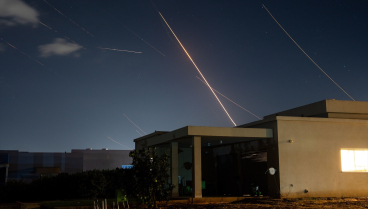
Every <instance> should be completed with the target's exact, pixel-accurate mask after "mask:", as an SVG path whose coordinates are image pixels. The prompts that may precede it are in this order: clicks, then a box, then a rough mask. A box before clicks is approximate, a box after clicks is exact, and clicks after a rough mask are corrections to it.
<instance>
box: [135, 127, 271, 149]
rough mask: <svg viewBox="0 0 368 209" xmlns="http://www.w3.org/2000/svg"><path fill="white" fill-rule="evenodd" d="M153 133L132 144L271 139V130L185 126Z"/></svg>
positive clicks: (147, 144)
mask: <svg viewBox="0 0 368 209" xmlns="http://www.w3.org/2000/svg"><path fill="white" fill-rule="evenodd" d="M155 133H157V134H155ZM155 133H152V134H149V135H147V136H143V137H140V138H137V139H135V140H134V142H135V143H139V144H141V145H143V146H148V147H150V146H156V145H160V144H166V143H170V142H175V141H179V142H180V141H181V140H182V139H187V138H191V137H193V136H200V137H202V139H203V142H205V143H207V142H208V143H209V142H212V141H219V140H221V141H222V140H223V142H224V143H230V142H232V143H236V142H237V141H251V140H255V139H262V138H263V139H264V138H273V130H272V129H267V128H238V127H237V128H230V127H208V126H185V127H183V128H179V129H177V130H174V131H171V132H162V131H160V132H155ZM221 143H222V142H221Z"/></svg>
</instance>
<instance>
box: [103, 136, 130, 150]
mask: <svg viewBox="0 0 368 209" xmlns="http://www.w3.org/2000/svg"><path fill="white" fill-rule="evenodd" d="M107 138H109V139H111V140H112V141H113V142H115V143H118V144H120V145H121V146H124V147H126V148H128V149H132V148H130V147H128V146H125V145H124V144H121V143H119V142H117V141H115V140H113V139H112V138H110V137H107Z"/></svg>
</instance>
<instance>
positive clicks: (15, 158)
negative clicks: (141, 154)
mask: <svg viewBox="0 0 368 209" xmlns="http://www.w3.org/2000/svg"><path fill="white" fill-rule="evenodd" d="M129 152H130V150H108V149H102V150H92V149H90V148H89V149H86V150H82V149H72V151H71V152H70V153H67V152H65V153H49V152H19V151H18V150H0V159H3V157H2V156H3V155H4V156H6V157H7V158H6V159H7V162H8V163H2V162H0V171H2V168H3V167H5V166H3V165H7V167H6V171H7V172H8V173H7V179H8V180H21V179H23V180H24V181H25V182H30V181H31V180H32V179H35V178H39V177H40V176H42V175H56V174H59V173H70V174H71V173H76V172H82V171H87V170H94V169H97V170H102V169H115V168H122V166H125V165H130V164H131V163H132V159H131V158H130V157H129ZM4 159H5V157H4ZM2 175H3V172H2V173H0V177H1V178H2Z"/></svg>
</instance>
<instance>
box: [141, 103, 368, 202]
mask: <svg viewBox="0 0 368 209" xmlns="http://www.w3.org/2000/svg"><path fill="white" fill-rule="evenodd" d="M134 142H135V148H136V149H140V148H143V147H153V146H154V147H156V148H157V150H158V152H159V153H160V152H165V151H168V152H170V155H171V169H170V173H171V182H172V183H173V184H174V185H175V186H176V187H175V189H174V191H173V196H188V195H189V196H192V197H194V198H201V197H205V196H247V195H252V194H253V195H254V194H256V191H257V190H258V191H260V192H261V193H262V194H263V195H267V196H272V197H280V198H286V197H287V198H303V197H352V196H354V197H357V196H364V197H367V196H368V190H367V189H366V188H367V185H368V102H361V101H341V100H333V99H332V100H323V101H319V102H316V103H312V104H308V105H305V106H301V107H297V108H294V109H290V110H286V111H283V112H279V113H275V114H272V115H268V116H265V117H264V118H263V119H262V120H259V121H255V122H252V123H248V124H244V125H241V126H237V127H234V128H226V127H204V126H186V127H183V128H180V129H177V130H174V131H170V132H164V131H156V132H154V133H151V134H149V135H146V136H142V137H140V138H137V139H135V140H134Z"/></svg>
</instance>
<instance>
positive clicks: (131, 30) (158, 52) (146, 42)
mask: <svg viewBox="0 0 368 209" xmlns="http://www.w3.org/2000/svg"><path fill="white" fill-rule="evenodd" d="M108 15H109V16H110V17H111V18H112V19H114V20H115V21H116V22H118V23H119V24H120V25H122V26H123V27H124V28H125V29H127V30H129V31H130V32H131V33H133V34H134V35H135V36H137V37H138V38H139V39H141V40H142V41H143V42H144V43H146V44H147V45H148V46H150V47H151V48H152V49H154V50H156V51H157V52H158V53H160V54H161V55H162V56H164V57H165V55H164V54H163V53H162V52H160V51H159V50H158V49H156V48H155V47H154V46H152V45H151V44H150V43H148V42H147V41H145V40H144V39H143V38H142V37H140V36H139V35H138V34H136V33H134V31H132V30H130V29H129V28H128V27H127V26H125V25H124V24H123V23H121V22H120V21H119V20H117V19H116V18H114V17H113V16H111V15H110V14H108Z"/></svg>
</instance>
